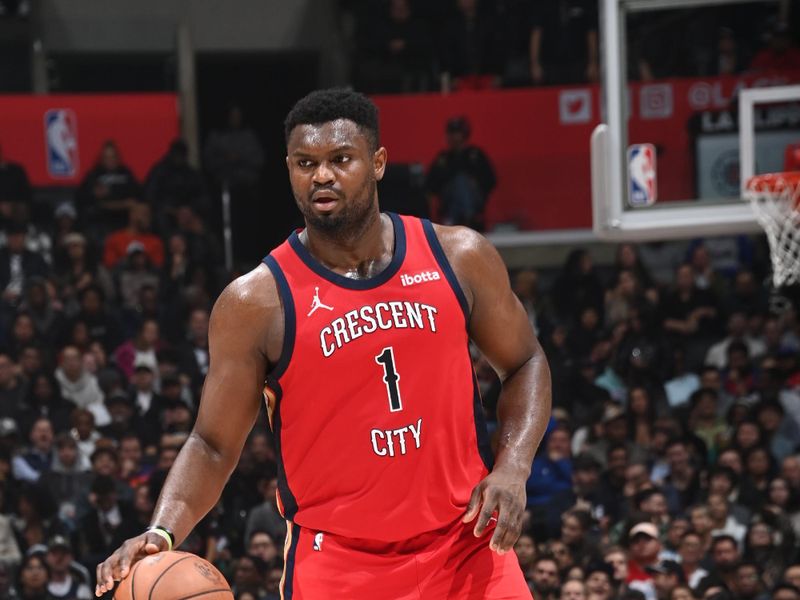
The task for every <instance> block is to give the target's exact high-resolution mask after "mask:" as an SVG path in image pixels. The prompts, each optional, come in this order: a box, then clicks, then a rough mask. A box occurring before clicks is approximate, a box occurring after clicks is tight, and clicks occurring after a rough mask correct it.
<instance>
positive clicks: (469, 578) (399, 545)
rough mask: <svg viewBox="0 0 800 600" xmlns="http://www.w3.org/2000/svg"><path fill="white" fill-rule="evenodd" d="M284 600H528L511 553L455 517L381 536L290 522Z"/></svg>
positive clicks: (528, 592)
mask: <svg viewBox="0 0 800 600" xmlns="http://www.w3.org/2000/svg"><path fill="white" fill-rule="evenodd" d="M288 525H289V527H288V532H289V533H288V535H287V539H286V547H285V558H286V565H285V570H284V577H283V580H282V582H281V597H282V598H283V599H284V600H479V599H481V600H482V599H484V598H485V599H491V600H523V599H525V600H530V598H531V592H530V590H529V589H528V585H527V584H526V582H525V578H524V577H523V576H522V570H521V569H520V568H519V563H518V562H517V557H516V554H514V552H513V551H509V552H507V553H506V554H504V555H502V556H500V555H498V554H497V553H496V552H493V551H492V550H490V549H489V540H490V539H491V533H492V530H491V529H489V530H487V532H486V533H484V535H482V536H481V537H480V538H476V537H475V536H474V535H473V533H472V530H473V528H474V525H475V524H474V522H473V523H468V524H463V523H461V521H460V520H459V521H456V522H455V523H453V524H451V525H448V526H447V527H444V528H442V529H440V530H437V531H433V532H430V533H425V534H422V535H420V536H417V537H415V538H413V539H410V540H405V541H403V542H396V543H391V544H387V543H383V542H374V541H367V540H357V539H352V538H345V537H342V536H337V535H334V534H331V533H322V532H318V531H314V530H311V529H306V528H304V527H300V526H299V525H297V524H296V523H289V524H288Z"/></svg>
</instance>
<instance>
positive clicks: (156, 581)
mask: <svg viewBox="0 0 800 600" xmlns="http://www.w3.org/2000/svg"><path fill="white" fill-rule="evenodd" d="M198 597H202V598H203V600H232V599H233V592H231V588H230V587H229V586H228V582H227V581H225V578H224V577H223V576H222V573H220V572H219V571H218V570H217V568H216V567H215V566H214V565H212V564H211V563H210V562H208V561H207V560H204V559H202V558H200V557H199V556H197V555H195V554H189V553H188V552H175V551H173V552H159V553H158V554H154V555H152V556H148V557H147V558H144V559H142V560H140V561H139V562H138V563H136V564H135V565H133V569H131V572H130V574H129V575H128V576H127V577H126V578H125V579H123V580H122V581H121V582H120V584H119V586H118V587H117V590H116V592H114V600H149V599H151V598H152V599H158V600H184V599H186V598H198Z"/></svg>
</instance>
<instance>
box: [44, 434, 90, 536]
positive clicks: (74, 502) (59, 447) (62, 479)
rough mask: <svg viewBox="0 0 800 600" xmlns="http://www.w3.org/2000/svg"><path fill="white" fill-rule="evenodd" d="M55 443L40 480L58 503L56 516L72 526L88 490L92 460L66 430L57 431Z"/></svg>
mask: <svg viewBox="0 0 800 600" xmlns="http://www.w3.org/2000/svg"><path fill="white" fill-rule="evenodd" d="M55 447H56V455H55V459H54V460H53V464H52V467H51V468H50V470H49V471H48V472H46V473H44V474H43V475H42V478H41V480H40V484H41V485H42V487H43V488H44V489H46V490H47V491H48V493H49V494H50V496H51V497H52V498H53V499H54V500H55V501H56V503H57V504H58V515H59V518H60V519H61V520H62V521H63V522H65V523H66V524H67V525H69V526H71V527H70V528H71V529H73V530H74V528H75V527H76V526H77V519H78V516H79V515H78V507H79V504H80V502H81V501H82V500H83V498H85V497H86V495H87V494H88V493H89V485H90V484H91V480H92V478H91V475H90V473H89V470H90V468H91V464H90V463H89V459H88V458H87V457H86V456H84V455H83V454H81V452H80V451H79V450H78V444H77V442H76V441H75V439H74V438H73V437H72V436H71V435H69V433H66V432H63V433H59V434H58V436H56V440H55Z"/></svg>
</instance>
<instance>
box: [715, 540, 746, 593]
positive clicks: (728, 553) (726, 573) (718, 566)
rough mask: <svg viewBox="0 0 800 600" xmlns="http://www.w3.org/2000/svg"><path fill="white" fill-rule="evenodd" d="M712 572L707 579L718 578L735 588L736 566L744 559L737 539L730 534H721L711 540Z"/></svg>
mask: <svg viewBox="0 0 800 600" xmlns="http://www.w3.org/2000/svg"><path fill="white" fill-rule="evenodd" d="M709 556H710V557H711V565H710V566H711V569H710V571H711V574H710V575H709V577H707V578H706V580H709V579H716V580H719V581H720V582H722V583H723V585H725V586H726V587H727V588H728V589H734V585H735V582H736V567H737V565H738V564H739V562H740V561H741V559H742V555H741V553H740V552H739V548H738V546H737V545H736V540H735V539H733V538H732V537H731V536H729V535H720V536H717V537H716V538H714V539H713V540H712V541H711V548H710V550H709Z"/></svg>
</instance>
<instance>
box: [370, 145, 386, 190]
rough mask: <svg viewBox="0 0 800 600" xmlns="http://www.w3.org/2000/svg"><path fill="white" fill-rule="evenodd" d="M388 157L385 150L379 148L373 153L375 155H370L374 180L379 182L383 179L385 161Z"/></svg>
mask: <svg viewBox="0 0 800 600" xmlns="http://www.w3.org/2000/svg"><path fill="white" fill-rule="evenodd" d="M387 158H388V156H387V153H386V148H384V147H383V146H381V147H380V148H378V149H377V150H376V151H375V154H373V155H372V166H373V168H374V169H375V180H376V181H380V180H381V179H383V174H384V172H385V171H386V160H387Z"/></svg>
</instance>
